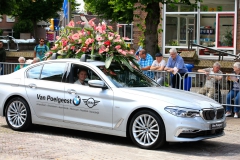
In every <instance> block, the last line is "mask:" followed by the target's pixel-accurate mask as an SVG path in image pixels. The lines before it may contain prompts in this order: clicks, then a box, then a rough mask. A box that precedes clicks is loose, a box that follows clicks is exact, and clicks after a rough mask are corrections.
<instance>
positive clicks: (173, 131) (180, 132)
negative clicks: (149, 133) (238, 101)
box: [164, 114, 226, 142]
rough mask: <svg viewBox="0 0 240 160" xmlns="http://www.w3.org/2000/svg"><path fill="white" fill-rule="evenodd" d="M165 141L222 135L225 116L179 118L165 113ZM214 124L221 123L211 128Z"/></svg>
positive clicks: (184, 140) (194, 139)
mask: <svg viewBox="0 0 240 160" xmlns="http://www.w3.org/2000/svg"><path fill="white" fill-rule="evenodd" d="M165 116H166V117H164V123H165V129H166V141H168V142H190V141H200V140H204V139H209V138H215V137H220V136H223V135H224V134H225V133H224V128H225V127H226V121H225V119H226V118H225V117H223V118H222V119H218V120H204V119H203V118H202V117H195V118H181V117H176V116H173V115H171V114H169V115H165ZM215 124H217V125H218V124H221V126H217V127H216V128H213V127H212V126H213V125H215Z"/></svg>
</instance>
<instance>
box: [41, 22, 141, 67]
mask: <svg viewBox="0 0 240 160" xmlns="http://www.w3.org/2000/svg"><path fill="white" fill-rule="evenodd" d="M94 19H95V18H94ZM94 19H91V20H89V22H88V24H87V26H88V27H77V26H76V25H78V26H81V25H82V26H83V25H86V22H81V21H79V22H76V24H75V22H74V21H70V22H69V24H68V25H67V26H66V27H65V28H64V29H63V30H62V31H61V32H60V35H59V36H57V37H56V39H57V40H56V42H55V45H54V46H53V47H52V48H51V49H50V51H49V52H47V53H46V54H45V57H46V58H48V57H50V56H51V55H52V53H58V54H59V55H61V57H62V58H80V57H81V56H82V54H90V57H92V58H94V57H100V59H101V60H102V61H105V67H106V68H108V67H109V66H110V64H111V63H112V62H113V61H114V62H117V63H119V64H120V65H121V66H122V65H125V66H127V67H128V68H129V69H131V70H133V68H132V66H131V65H130V63H132V64H133V65H135V66H138V65H137V63H136V61H135V57H134V53H133V51H131V50H130V48H129V47H128V45H127V44H126V43H125V41H124V40H127V39H128V38H126V37H121V36H120V35H119V34H117V33H116V32H113V30H112V27H111V26H107V25H106V23H104V22H102V23H101V24H98V25H96V24H95V23H94Z"/></svg>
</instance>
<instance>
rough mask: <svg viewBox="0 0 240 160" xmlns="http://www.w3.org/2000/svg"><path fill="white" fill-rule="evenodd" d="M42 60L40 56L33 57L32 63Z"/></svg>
mask: <svg viewBox="0 0 240 160" xmlns="http://www.w3.org/2000/svg"><path fill="white" fill-rule="evenodd" d="M37 62H40V59H39V58H38V57H35V58H33V61H32V64H34V63H37Z"/></svg>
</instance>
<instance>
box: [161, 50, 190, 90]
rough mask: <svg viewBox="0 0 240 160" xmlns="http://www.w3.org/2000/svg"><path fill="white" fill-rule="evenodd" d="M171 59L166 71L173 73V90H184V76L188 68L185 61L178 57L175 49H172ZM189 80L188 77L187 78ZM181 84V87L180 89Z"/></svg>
mask: <svg viewBox="0 0 240 160" xmlns="http://www.w3.org/2000/svg"><path fill="white" fill-rule="evenodd" d="M169 52H170V57H169V58H168V62H167V65H166V67H165V69H164V70H165V71H167V72H170V73H172V75H171V84H172V88H177V89H183V78H182V76H184V75H185V73H187V71H188V70H187V68H186V66H185V64H184V60H183V58H182V57H181V56H179V55H178V53H177V50H176V49H175V48H172V49H170V51H169ZM185 78H187V76H185ZM180 84H181V87H180Z"/></svg>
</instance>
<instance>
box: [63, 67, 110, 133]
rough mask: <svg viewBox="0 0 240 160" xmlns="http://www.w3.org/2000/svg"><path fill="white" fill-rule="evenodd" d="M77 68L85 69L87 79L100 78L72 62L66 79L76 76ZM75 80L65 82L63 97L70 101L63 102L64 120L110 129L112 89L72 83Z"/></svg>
mask: <svg viewBox="0 0 240 160" xmlns="http://www.w3.org/2000/svg"><path fill="white" fill-rule="evenodd" d="M79 68H85V69H86V70H87V72H88V78H87V80H93V79H95V80H96V79H100V78H99V76H98V75H97V74H96V73H95V72H94V71H92V70H91V69H90V68H88V67H85V66H81V65H74V64H73V65H72V66H71V69H70V74H69V76H70V78H68V79H74V78H73V77H77V71H76V70H78V69H79ZM75 81H76V79H74V81H73V80H72V81H68V82H69V83H66V84H65V99H68V100H69V101H71V103H64V121H65V122H69V123H75V124H76V123H77V124H83V125H88V126H95V127H101V128H102V127H104V128H108V129H112V127H113V126H112V113H113V112H112V111H113V92H112V90H111V89H102V88H93V87H90V86H88V85H80V84H74V82H75Z"/></svg>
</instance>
